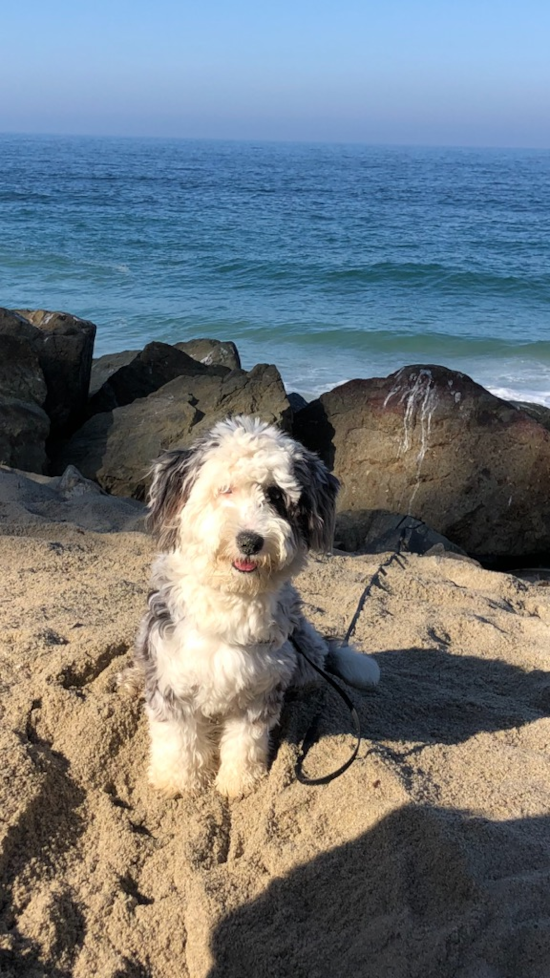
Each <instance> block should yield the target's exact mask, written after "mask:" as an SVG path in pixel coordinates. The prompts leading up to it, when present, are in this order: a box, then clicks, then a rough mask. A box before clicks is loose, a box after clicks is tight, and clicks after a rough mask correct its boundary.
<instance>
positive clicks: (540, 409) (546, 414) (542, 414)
mask: <svg viewBox="0 0 550 978" xmlns="http://www.w3.org/2000/svg"><path fill="white" fill-rule="evenodd" d="M510 404H513V406H514V407H515V408H517V409H518V411H525V414H528V415H529V417H530V418H533V420H534V421H538V423H539V424H541V425H542V427H543V428H546V430H547V431H550V408H549V407H546V406H545V405H544V404H534V403H533V402H532V401H510Z"/></svg>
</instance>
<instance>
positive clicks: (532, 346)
mask: <svg viewBox="0 0 550 978" xmlns="http://www.w3.org/2000/svg"><path fill="white" fill-rule="evenodd" d="M231 330H232V335H234V336H235V338H236V339H238V338H242V339H246V340H256V341H261V340H264V342H265V339H266V337H265V329H263V328H262V327H255V326H252V325H249V324H246V323H243V322H241V323H235V324H234V325H233V326H232V327H229V326H228V324H224V325H223V326H221V327H220V331H221V332H223V334H224V335H226V334H227V335H228V334H229V333H230V332H231ZM271 338H272V340H274V341H276V342H278V343H288V344H291V345H295V346H297V347H299V348H301V349H309V350H311V351H312V352H313V351H314V350H317V351H319V352H320V351H321V350H326V352H327V355H329V354H330V352H331V351H337V352H339V353H343V352H345V351H348V352H350V353H362V354H364V355H367V356H368V355H369V354H372V355H387V356H390V355H395V354H397V353H399V354H400V355H401V356H403V357H409V358H410V357H413V358H415V359H416V358H420V359H422V360H424V361H430V362H440V361H441V359H442V358H447V359H449V360H455V359H459V358H460V359H462V358H472V359H478V358H479V359H489V360H490V359H499V360H503V359H505V360H522V359H525V360H532V361H537V362H539V363H545V364H550V340H535V341H532V342H529V341H525V342H518V341H517V340H504V339H502V338H500V337H480V336H472V335H464V336H456V335H454V336H451V335H449V334H446V333H438V332H428V331H427V332H404V331H401V330H372V329H365V330H359V329H342V328H341V327H337V326H334V327H332V328H328V327H326V328H315V327H314V326H310V327H309V328H308V329H307V330H304V327H303V324H300V325H294V324H286V325H279V326H278V327H277V329H276V330H274V331H273V332H272V334H271Z"/></svg>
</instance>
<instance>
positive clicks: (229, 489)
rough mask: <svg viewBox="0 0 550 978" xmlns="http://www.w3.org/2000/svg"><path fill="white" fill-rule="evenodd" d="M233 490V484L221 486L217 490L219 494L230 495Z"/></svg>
mask: <svg viewBox="0 0 550 978" xmlns="http://www.w3.org/2000/svg"><path fill="white" fill-rule="evenodd" d="M232 492H233V486H222V487H221V489H220V490H219V494H220V496H230V495H231V493H232Z"/></svg>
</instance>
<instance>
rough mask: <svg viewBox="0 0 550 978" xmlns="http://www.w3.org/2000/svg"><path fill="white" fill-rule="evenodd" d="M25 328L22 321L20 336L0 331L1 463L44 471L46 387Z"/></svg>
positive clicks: (46, 425)
mask: <svg viewBox="0 0 550 978" xmlns="http://www.w3.org/2000/svg"><path fill="white" fill-rule="evenodd" d="M3 318H4V321H5V320H6V319H7V318H8V317H3ZM18 318H19V317H18ZM15 325H16V327H17V328H18V327H19V324H18V323H17V322H16V323H15ZM27 325H28V324H26V323H25V320H22V322H21V334H20V335H14V334H13V333H9V332H5V333H3V332H1V331H0V462H2V463H3V464H4V465H14V466H16V467H18V468H23V469H29V470H33V471H36V472H45V471H46V466H47V456H46V439H47V437H48V435H49V432H50V421H49V418H48V415H47V414H46V412H45V411H44V410H43V408H42V405H43V404H44V401H45V400H46V396H47V387H46V381H45V379H44V374H43V372H42V368H41V366H40V361H39V358H38V353H37V352H36V349H35V347H34V345H33V342H32V341H31V340H29V338H26V337H25V327H26V326H27ZM30 329H31V330H32V329H33V327H30Z"/></svg>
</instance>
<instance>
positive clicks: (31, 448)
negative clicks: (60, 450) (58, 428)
mask: <svg viewBox="0 0 550 978" xmlns="http://www.w3.org/2000/svg"><path fill="white" fill-rule="evenodd" d="M49 431H50V419H49V418H48V415H47V414H46V412H45V411H43V410H42V408H41V407H39V406H38V405H37V404H34V403H33V402H32V401H27V402H25V401H17V400H15V399H14V398H5V397H2V396H1V395H0V462H1V463H2V464H4V465H11V466H13V467H14V468H18V469H25V470H26V471H28V472H46V470H47V467H48V458H47V455H46V439H47V437H48V434H49Z"/></svg>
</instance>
